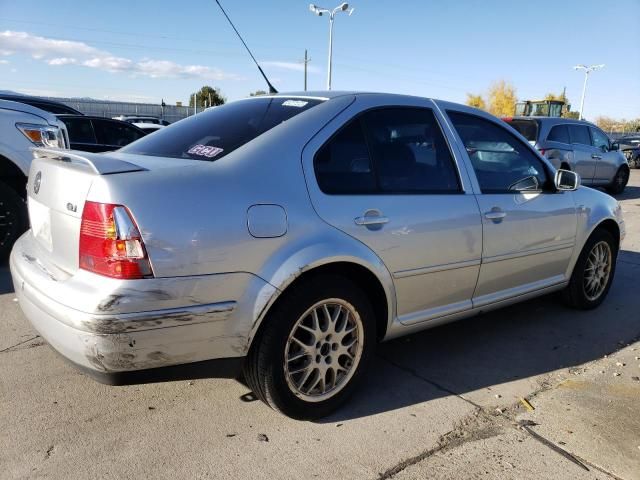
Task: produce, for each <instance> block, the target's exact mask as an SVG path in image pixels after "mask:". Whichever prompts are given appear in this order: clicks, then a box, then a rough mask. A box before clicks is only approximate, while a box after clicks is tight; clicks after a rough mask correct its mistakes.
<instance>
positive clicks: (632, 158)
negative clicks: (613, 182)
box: [616, 134, 640, 168]
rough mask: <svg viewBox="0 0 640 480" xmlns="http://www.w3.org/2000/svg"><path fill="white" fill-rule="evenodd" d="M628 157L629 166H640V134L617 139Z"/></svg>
mask: <svg viewBox="0 0 640 480" xmlns="http://www.w3.org/2000/svg"><path fill="white" fill-rule="evenodd" d="M616 143H617V144H619V145H620V150H621V151H622V153H623V154H624V156H625V157H626V159H627V163H629V167H635V168H640V134H638V135H627V136H625V137H622V138H619V139H618V140H617V141H616Z"/></svg>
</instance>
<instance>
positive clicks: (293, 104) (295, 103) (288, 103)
mask: <svg viewBox="0 0 640 480" xmlns="http://www.w3.org/2000/svg"><path fill="white" fill-rule="evenodd" d="M307 103H309V102H305V101H304V100H285V101H284V102H282V106H283V107H298V108H302V107H304V106H305V105H306V104H307Z"/></svg>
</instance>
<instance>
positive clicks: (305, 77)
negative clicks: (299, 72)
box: [304, 48, 309, 92]
mask: <svg viewBox="0 0 640 480" xmlns="http://www.w3.org/2000/svg"><path fill="white" fill-rule="evenodd" d="M307 63H309V58H308V57H307V49H306V48H305V49H304V91H305V92H306V91H307Z"/></svg>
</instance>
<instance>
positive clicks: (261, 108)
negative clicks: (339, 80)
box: [121, 97, 324, 161]
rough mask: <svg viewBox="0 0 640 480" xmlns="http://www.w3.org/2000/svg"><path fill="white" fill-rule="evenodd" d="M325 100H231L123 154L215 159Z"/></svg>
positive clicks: (158, 133) (167, 129) (133, 146)
mask: <svg viewBox="0 0 640 480" xmlns="http://www.w3.org/2000/svg"><path fill="white" fill-rule="evenodd" d="M323 101H324V100H321V99H311V98H291V97H289V98H288V97H262V98H252V99H249V100H241V101H237V102H231V103H227V104H225V105H221V106H219V107H216V108H211V109H209V110H206V111H204V112H202V113H199V114H197V115H193V116H192V117H189V118H186V119H184V120H181V121H180V122H178V123H176V124H174V125H171V127H170V128H163V129H162V130H160V131H158V132H157V134H154V135H150V136H148V137H145V138H143V139H141V140H140V141H139V142H135V143H134V144H132V145H129V146H127V147H126V148H123V149H122V150H121V152H123V153H135V154H138V155H151V156H158V157H170V158H184V159H192V160H205V161H214V160H218V159H219V158H222V157H224V156H225V155H227V154H228V153H230V152H232V151H234V150H235V149H237V148H239V147H241V146H242V145H245V144H246V143H248V142H250V141H251V140H253V139H255V138H257V137H259V136H260V135H262V134H263V133H265V132H266V131H268V130H271V129H272V128H273V127H275V126H276V125H279V124H281V123H283V122H286V121H287V120H289V119H291V118H293V117H294V116H296V115H298V114H300V113H302V112H304V111H306V110H309V109H310V108H313V107H314V106H316V105H319V104H320V103H322V102H323Z"/></svg>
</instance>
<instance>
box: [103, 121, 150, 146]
mask: <svg viewBox="0 0 640 480" xmlns="http://www.w3.org/2000/svg"><path fill="white" fill-rule="evenodd" d="M92 122H93V127H94V129H95V132H96V138H97V140H98V144H99V146H100V148H101V150H100V151H102V152H106V151H110V150H117V149H119V148H122V147H124V146H125V145H129V144H130V143H131V142H133V141H135V140H138V139H139V138H142V137H144V132H142V130H140V129H138V128H137V127H135V126H133V125H129V124H128V123H126V122H120V121H117V120H109V119H104V120H103V119H94V120H92Z"/></svg>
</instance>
